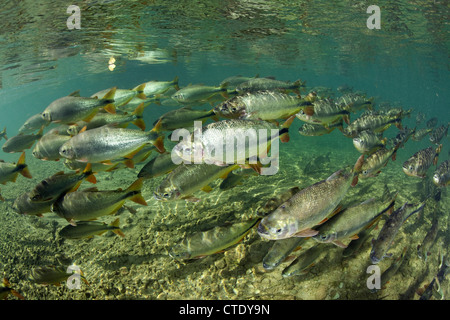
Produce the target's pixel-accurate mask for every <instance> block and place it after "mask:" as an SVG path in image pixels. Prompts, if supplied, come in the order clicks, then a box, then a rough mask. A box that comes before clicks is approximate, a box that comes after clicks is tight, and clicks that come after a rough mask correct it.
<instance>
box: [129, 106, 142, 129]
mask: <svg viewBox="0 0 450 320" xmlns="http://www.w3.org/2000/svg"><path fill="white" fill-rule="evenodd" d="M144 108H145V105H144V103H143V102H142V103H141V104H140V105H138V106H137V107H136V109H135V110H134V111H133V113H132V114H133V115H134V116H136V120H134V121H133V124H134V125H135V126H136V127H138V128H140V129H141V130H142V131H144V130H145V122H144V120H143V115H144Z"/></svg>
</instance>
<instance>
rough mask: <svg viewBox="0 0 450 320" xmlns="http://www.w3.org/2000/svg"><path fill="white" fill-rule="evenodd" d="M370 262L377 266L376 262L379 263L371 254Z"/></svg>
mask: <svg viewBox="0 0 450 320" xmlns="http://www.w3.org/2000/svg"><path fill="white" fill-rule="evenodd" d="M370 261H371V262H372V263H373V264H378V262H380V259H379V258H377V257H376V256H375V255H374V254H373V253H372V254H371V255H370Z"/></svg>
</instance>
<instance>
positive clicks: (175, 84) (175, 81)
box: [172, 76, 180, 91]
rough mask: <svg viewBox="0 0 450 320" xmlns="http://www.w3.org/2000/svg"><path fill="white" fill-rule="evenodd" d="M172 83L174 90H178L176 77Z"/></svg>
mask: <svg viewBox="0 0 450 320" xmlns="http://www.w3.org/2000/svg"><path fill="white" fill-rule="evenodd" d="M172 83H173V87H174V88H175V90H177V91H178V90H180V87H179V86H178V76H175V78H173V80H172Z"/></svg>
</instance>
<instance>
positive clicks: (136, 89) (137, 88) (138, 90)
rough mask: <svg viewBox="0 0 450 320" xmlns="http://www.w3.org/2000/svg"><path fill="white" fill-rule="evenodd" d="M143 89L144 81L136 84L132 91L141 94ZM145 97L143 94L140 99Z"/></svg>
mask: <svg viewBox="0 0 450 320" xmlns="http://www.w3.org/2000/svg"><path fill="white" fill-rule="evenodd" d="M144 89H145V83H143V84H140V85H138V86H137V87H136V88H134V89H133V91H136V92H138V93H139V94H141V93H143V92H144ZM145 98H147V97H146V96H145V94H144V98H141V99H145Z"/></svg>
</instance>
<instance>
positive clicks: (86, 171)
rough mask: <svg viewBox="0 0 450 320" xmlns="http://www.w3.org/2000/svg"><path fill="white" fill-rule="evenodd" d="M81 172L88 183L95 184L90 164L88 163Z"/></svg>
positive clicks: (95, 180) (95, 179)
mask: <svg viewBox="0 0 450 320" xmlns="http://www.w3.org/2000/svg"><path fill="white" fill-rule="evenodd" d="M83 173H84V174H85V175H86V181H89V182H90V183H93V184H96V183H97V178H96V177H95V176H94V172H93V171H92V164H91V163H88V164H87V165H86V167H85V168H84V170H83Z"/></svg>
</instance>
